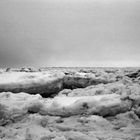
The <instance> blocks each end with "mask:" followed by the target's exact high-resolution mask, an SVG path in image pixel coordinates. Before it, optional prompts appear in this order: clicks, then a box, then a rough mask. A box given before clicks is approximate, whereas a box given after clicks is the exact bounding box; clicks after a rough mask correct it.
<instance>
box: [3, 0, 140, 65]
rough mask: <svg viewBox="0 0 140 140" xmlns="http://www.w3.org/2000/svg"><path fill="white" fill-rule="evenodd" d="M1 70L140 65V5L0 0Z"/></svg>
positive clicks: (133, 0)
mask: <svg viewBox="0 0 140 140" xmlns="http://www.w3.org/2000/svg"><path fill="white" fill-rule="evenodd" d="M0 66H1V67H22V66H140V1H139V0H0Z"/></svg>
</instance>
